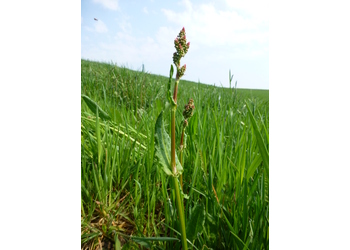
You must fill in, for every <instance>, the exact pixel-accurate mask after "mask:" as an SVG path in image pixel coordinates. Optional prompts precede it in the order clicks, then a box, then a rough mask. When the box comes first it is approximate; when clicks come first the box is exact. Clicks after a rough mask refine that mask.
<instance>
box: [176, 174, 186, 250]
mask: <svg viewBox="0 0 350 250" xmlns="http://www.w3.org/2000/svg"><path fill="white" fill-rule="evenodd" d="M173 184H174V187H175V196H176V206H177V211H179V218H180V224H181V241H182V248H183V249H184V250H187V238H186V225H185V215H184V207H183V205H182V201H181V195H180V188H179V183H178V180H177V178H176V177H173Z"/></svg>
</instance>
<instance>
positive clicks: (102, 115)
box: [81, 95, 111, 120]
mask: <svg viewBox="0 0 350 250" xmlns="http://www.w3.org/2000/svg"><path fill="white" fill-rule="evenodd" d="M81 97H83V100H84V101H85V103H86V105H87V106H88V107H89V109H90V110H91V111H92V112H93V113H94V114H96V110H98V116H99V117H100V118H101V119H102V120H110V119H111V118H110V117H109V115H108V114H107V113H106V112H105V111H103V109H101V107H100V106H98V105H97V103H96V102H94V101H93V100H91V99H90V98H89V97H88V96H86V95H82V96H81Z"/></svg>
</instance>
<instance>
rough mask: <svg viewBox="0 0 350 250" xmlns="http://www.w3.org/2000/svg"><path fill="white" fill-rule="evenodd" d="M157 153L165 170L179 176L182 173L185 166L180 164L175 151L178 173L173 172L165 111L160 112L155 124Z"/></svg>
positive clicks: (168, 173)
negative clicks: (164, 122) (165, 124)
mask: <svg viewBox="0 0 350 250" xmlns="http://www.w3.org/2000/svg"><path fill="white" fill-rule="evenodd" d="M154 137H155V139H156V140H155V155H156V157H157V158H158V161H159V163H160V165H162V167H163V170H164V172H165V173H166V174H167V175H172V176H174V177H178V176H179V175H181V174H182V172H183V168H182V166H181V164H180V161H179V159H178V158H177V155H176V152H175V164H176V170H177V172H176V173H173V171H172V169H171V140H170V137H169V135H168V133H167V132H166V131H165V128H164V124H163V111H162V112H160V114H159V116H158V118H157V122H156V126H155V135H154Z"/></svg>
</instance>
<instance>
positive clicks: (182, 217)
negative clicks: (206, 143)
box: [171, 79, 187, 250]
mask: <svg viewBox="0 0 350 250" xmlns="http://www.w3.org/2000/svg"><path fill="white" fill-rule="evenodd" d="M179 81H180V80H179V79H176V81H175V87H174V96H173V99H174V102H175V104H174V105H173V107H172V108H171V168H172V170H173V174H174V175H175V174H176V172H177V169H176V163H175V113H176V107H177V105H176V104H177V86H178V83H179ZM177 182H178V180H177V177H175V176H174V177H173V185H174V188H175V199H176V205H177V211H178V213H179V218H180V224H181V227H180V228H181V242H182V248H183V249H184V250H187V238H186V225H185V215H184V210H183V209H184V207H183V205H182V200H181V195H180V188H179V184H178V183H177Z"/></svg>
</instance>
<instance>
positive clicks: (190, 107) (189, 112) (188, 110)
mask: <svg viewBox="0 0 350 250" xmlns="http://www.w3.org/2000/svg"><path fill="white" fill-rule="evenodd" d="M194 108H195V107H194V103H193V99H192V98H191V99H190V100H189V101H188V104H186V105H185V108H184V111H183V113H182V115H183V116H184V118H185V120H187V119H188V118H191V117H192V116H193V112H194Z"/></svg>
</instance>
